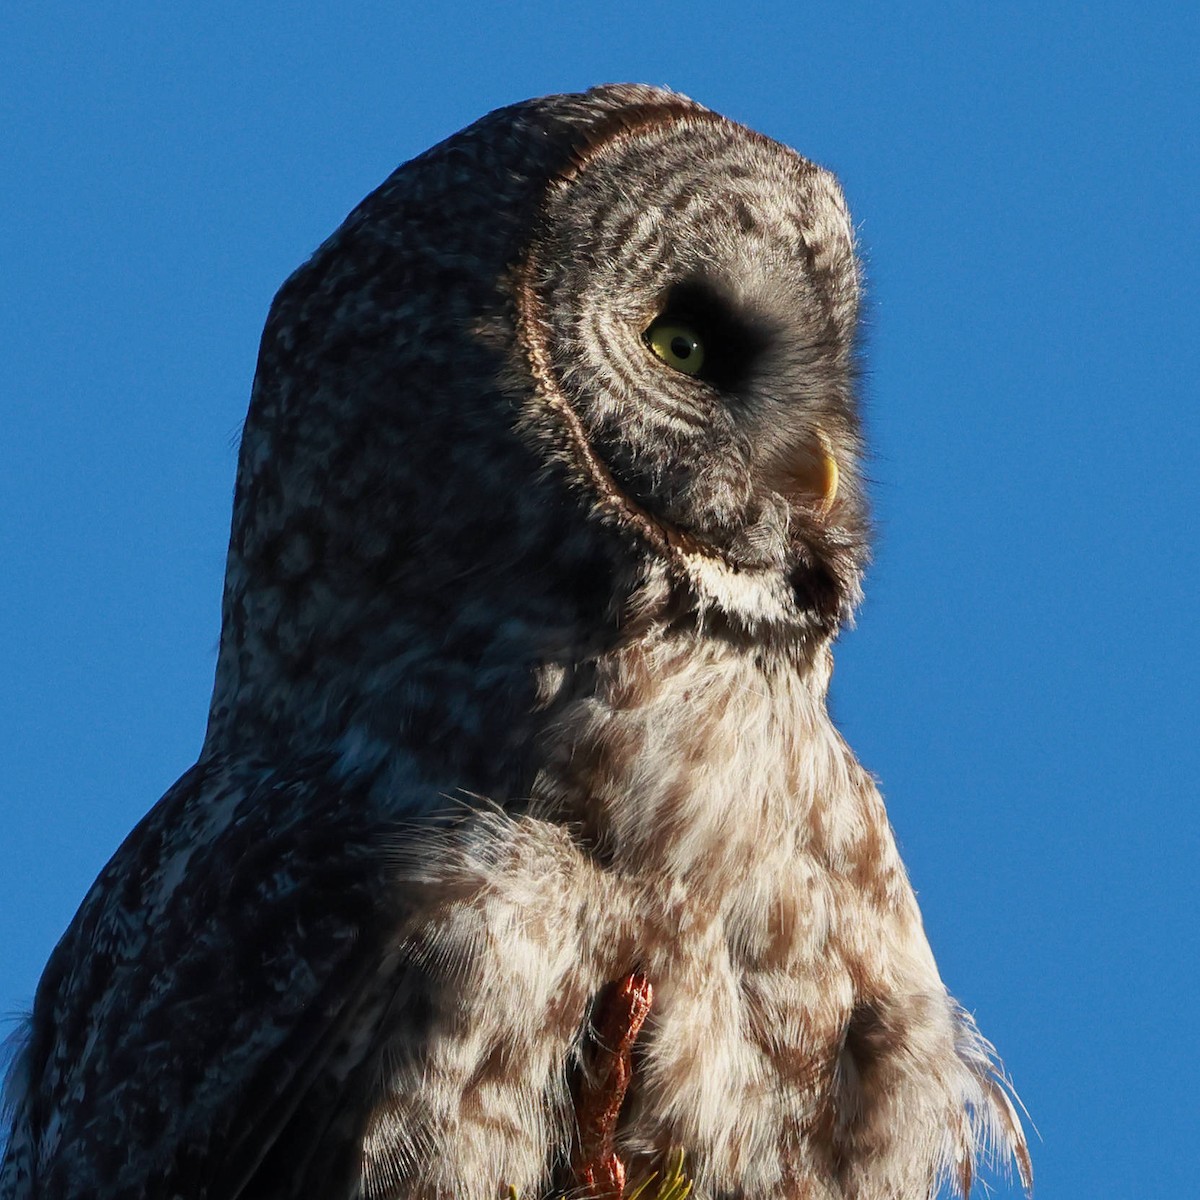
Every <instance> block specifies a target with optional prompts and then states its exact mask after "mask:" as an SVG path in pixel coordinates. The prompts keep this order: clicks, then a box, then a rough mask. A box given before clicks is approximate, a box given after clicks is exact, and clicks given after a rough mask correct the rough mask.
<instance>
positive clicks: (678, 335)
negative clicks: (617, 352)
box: [642, 316, 704, 375]
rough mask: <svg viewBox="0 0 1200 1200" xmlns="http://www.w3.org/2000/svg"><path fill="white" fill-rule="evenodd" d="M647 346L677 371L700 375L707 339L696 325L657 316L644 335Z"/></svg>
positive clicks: (673, 318)
mask: <svg viewBox="0 0 1200 1200" xmlns="http://www.w3.org/2000/svg"><path fill="white" fill-rule="evenodd" d="M642 336H643V338H644V339H645V342H646V345H647V346H649V347H650V349H651V350H653V351H654V353H655V354H656V355H657V356H658V357H659V358H661V359H662V361H663V362H665V363H666V364H667V366H668V367H672V368H674V369H675V370H676V371H682V372H683V373H684V374H685V375H699V374H700V372H701V371H702V370H703V368H704V339H703V338H702V337H701V336H700V334H699V333H698V332H697V330H696V328H695V326H693V325H690V324H689V323H688V322H687V321H681V320H679V319H677V318H675V317H668V316H663V317H659V318H657V319H656V320H655V321H654V323H653V324H652V325H651V326H650V328H649V329H647V330H646V332H645V333H644V334H643V335H642Z"/></svg>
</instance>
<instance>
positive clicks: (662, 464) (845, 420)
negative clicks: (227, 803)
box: [210, 86, 866, 736]
mask: <svg viewBox="0 0 1200 1200" xmlns="http://www.w3.org/2000/svg"><path fill="white" fill-rule="evenodd" d="M858 295H859V269H858V264H857V260H856V257H855V253H854V245H853V231H852V227H851V223H850V219H849V216H848V214H847V211H846V206H845V203H844V201H843V199H842V195H841V192H840V190H839V188H838V185H837V183H836V181H835V180H834V178H833V177H832V176H831V175H830V174H829V173H828V172H826V171H824V170H822V169H821V168H820V167H817V166H815V165H814V164H812V163H810V162H808V161H807V160H805V159H803V158H801V157H800V156H799V155H797V154H796V153H795V152H793V151H792V150H790V149H788V148H787V147H784V146H782V145H779V144H778V143H776V142H773V141H770V140H769V139H767V138H765V137H762V136H761V135H759V134H756V133H754V132H752V131H750V130H748V129H746V128H744V127H742V126H740V125H737V124H735V123H733V122H731V121H729V120H726V119H725V118H723V117H721V116H719V115H717V114H715V113H713V112H711V111H709V110H707V109H704V108H702V107H701V106H699V105H697V104H695V103H693V102H692V101H690V100H688V99H686V98H685V97H683V96H680V95H677V94H674V93H671V92H667V91H661V90H658V89H653V88H646V87H634V86H611V87H603V88H597V89H594V90H592V91H590V92H587V93H584V94H581V95H569V96H553V97H547V98H543V99H540V100H534V101H530V102H527V103H524V104H518V105H515V106H512V107H510V108H506V109H501V110H499V111H497V112H495V113H492V114H491V115H490V116H488V117H485V118H484V119H483V120H481V121H479V122H477V123H476V124H475V125H472V126H471V127H469V128H468V129H466V130H464V131H462V132H461V133H459V134H457V135H455V136H454V137H452V138H450V139H449V140H447V141H445V142H443V143H441V144H440V145H439V146H436V147H434V148H433V149H432V150H430V151H429V152H427V153H426V154H424V155H422V156H420V157H419V158H417V159H414V160H413V161H411V162H409V163H407V164H406V165H404V166H403V167H401V168H400V169H399V170H398V171H396V172H395V173H394V174H393V175H392V176H391V177H390V178H389V179H388V180H387V181H386V182H385V183H384V184H383V185H382V186H381V187H380V188H379V189H378V190H377V191H376V192H374V193H373V194H372V195H370V196H368V197H367V199H366V200H364V201H363V202H362V204H360V205H359V206H358V208H356V209H355V210H354V212H352V213H351V214H350V216H349V217H348V218H347V220H346V221H345V223H344V224H343V225H342V227H341V228H340V229H339V230H338V231H337V232H336V233H335V234H334V235H333V236H332V237H331V238H330V239H329V240H328V241H327V242H326V243H325V244H324V245H323V246H321V247H320V249H318V251H317V252H316V254H315V255H314V256H313V257H312V259H311V260H310V261H309V262H308V263H306V264H305V265H304V266H303V267H301V268H300V270H299V271H297V272H296V273H295V274H294V275H293V276H292V278H291V279H289V280H288V282H287V283H286V284H285V285H284V287H283V288H282V290H281V291H280V293H279V295H278V296H277V297H276V300H275V303H274V305H273V307H272V311H271V315H270V318H269V320H268V323H267V327H266V331H265V333H264V336H263V342H262V347H261V351H260V357H259V365H258V372H257V376H256V380H255V387H254V393H253V398H252V403H251V409H250V414H249V417H248V419H247V423H246V429H245V436H244V438H243V443H242V451H241V460H240V467H239V477H238V488H237V496H236V500H235V510H234V522H233V536H232V539H231V546H230V557H229V568H228V575H227V581H226V598H225V613H224V619H225V628H224V631H223V636H222V656H221V663H220V665H219V667H218V681H217V693H216V696H215V697H214V708H213V719H214V722H216V723H217V724H221V723H222V718H221V714H222V713H224V714H226V715H228V714H229V713H231V712H232V711H233V709H234V708H235V707H240V708H241V709H242V710H245V709H246V706H247V705H248V704H249V705H251V707H254V706H257V708H258V709H260V710H263V711H265V710H267V709H271V708H273V709H275V710H280V711H282V709H283V708H287V707H289V706H294V704H295V703H296V697H297V695H299V694H301V693H305V694H307V693H308V692H310V691H311V692H312V693H313V695H310V696H308V699H307V700H306V701H305V703H307V704H308V705H309V706H310V707H311V706H312V705H313V704H314V703H316V701H315V700H314V698H313V697H314V696H316V695H320V697H321V700H320V706H321V707H322V709H323V711H325V712H327V713H328V712H341V711H342V710H344V709H347V710H348V709H352V708H353V707H354V705H355V703H358V702H361V697H362V695H363V694H365V692H367V691H369V690H371V689H375V690H376V691H378V689H379V688H380V687H383V686H384V683H383V682H382V681H385V680H390V681H391V682H390V683H388V684H387V686H388V687H392V688H393V690H394V688H395V687H397V686H399V684H397V683H396V682H395V681H396V680H398V679H400V678H401V677H402V676H403V677H404V678H406V679H408V680H410V681H411V680H412V679H413V678H418V677H419V675H420V673H419V671H417V662H416V658H418V657H421V656H425V657H421V661H422V662H424V661H426V659H427V658H429V657H430V656H434V657H436V656H439V655H440V656H441V658H442V659H443V660H445V661H460V660H461V661H466V660H468V659H469V660H471V661H473V662H476V663H478V662H479V661H480V660H481V659H482V660H484V661H489V662H495V663H497V664H508V663H516V662H528V661H530V660H532V659H536V658H538V657H539V656H540V657H542V658H546V657H551V658H553V657H554V656H555V655H556V654H557V655H560V656H566V657H571V656H573V657H575V658H578V657H579V656H580V655H583V654H586V653H587V652H588V650H589V648H595V647H600V646H603V645H604V644H607V643H611V642H612V641H613V640H615V639H619V638H620V637H621V636H623V630H624V629H625V628H626V627H627V626H628V625H629V623H630V622H633V621H636V620H643V619H646V618H647V616H651V617H653V616H655V615H658V616H661V617H663V618H664V619H669V620H671V621H675V622H680V621H682V622H688V621H693V622H700V623H706V625H707V627H708V628H710V629H720V630H724V631H725V632H726V633H727V634H728V635H729V636H735V637H756V638H769V639H773V640H774V641H776V642H782V643H787V642H792V643H795V644H797V645H802V644H803V645H813V644H819V643H821V642H822V641H823V640H827V639H828V638H829V637H830V636H831V635H832V634H833V633H835V632H836V629H837V627H838V625H839V623H840V622H841V621H842V620H844V619H845V618H846V616H847V615H848V614H849V612H850V611H851V609H852V607H853V605H854V604H855V602H856V601H857V599H858V596H859V583H860V576H861V572H862V569H863V566H864V562H865V555H866V514H865V504H864V497H863V489H862V484H861V476H860V470H859V462H860V440H859V431H858V421H857V416H856V411H855V403H854V361H855V359H854V335H855V324H856V314H857V307H858ZM404 669H407V670H408V674H407V675H404ZM497 669H500V667H498V668H497ZM414 671H416V674H415V675H414ZM335 677H336V683H335ZM406 686H408V685H406ZM335 693H336V695H335ZM355 695H357V696H358V697H359V701H355V700H354V696H355ZM338 697H341V698H340V699H339V698H338ZM397 703H399V701H397ZM242 717H243V727H244V725H245V718H246V713H245V711H243V713H242ZM224 724H225V725H226V726H228V724H229V722H228V721H225V722H224ZM212 728H213V727H212V726H210V736H211V734H212Z"/></svg>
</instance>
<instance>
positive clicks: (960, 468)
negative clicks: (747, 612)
mask: <svg viewBox="0 0 1200 1200" xmlns="http://www.w3.org/2000/svg"><path fill="white" fill-rule="evenodd" d="M106 10H107V11H106ZM1198 14H1200V9H1198V8H1197V6H1196V5H1195V4H1182V3H1181V4H1178V5H1171V4H1149V5H1140V6H1137V9H1136V12H1135V11H1134V6H1131V5H1126V4H1108V5H1106V4H1090V5H1087V6H1084V5H1066V4H1054V3H1050V4H1046V3H1042V4H1028V5H1003V6H1002V5H986V6H985V5H979V4H965V3H964V4H961V5H938V6H930V5H922V4H910V5H905V6H883V5H856V4H821V5H803V4H787V5H785V4H760V5H754V4H740V5H728V4H724V5H718V4H710V3H707V2H705V0H695V2H693V3H690V4H683V3H675V4H663V3H652V2H649V0H643V2H642V3H637V4H633V3H626V2H624V0H620V2H615V3H614V2H606V3H603V4H599V5H596V6H593V7H592V8H591V10H590V11H585V10H584V9H583V8H582V6H574V5H560V4H540V5H535V4H511V5H504V6H501V5H488V6H486V7H485V6H480V7H478V8H475V7H471V6H459V7H452V8H450V9H447V10H444V11H442V12H440V13H438V14H435V13H434V12H433V8H432V6H419V7H418V6H408V5H403V4H397V3H386V4H383V3H380V4H367V3H353V2H349V3H342V4H337V5H334V4H330V5H328V6H317V5H304V4H282V3H274V2H267V3H261V2H260V3H255V4H253V5H245V4H238V5H233V4H216V3H214V4H207V5H203V6H200V5H189V6H184V5H172V6H167V5H159V4H151V3H147V2H140V0H137V2H135V0H130V2H128V3H124V4H122V5H119V6H115V5H110V6H101V5H92V4H75V5H63V4H55V3H53V2H43V3H42V4H40V5H38V6H36V10H35V6H33V5H30V4H8V5H5V6H4V8H3V11H2V12H0V161H2V162H3V169H2V170H0V361H2V363H3V376H4V383H3V385H0V411H2V413H3V426H2V428H3V435H2V436H0V514H2V515H0V550H2V553H3V563H4V566H3V569H2V570H0V730H2V731H3V732H2V733H0V780H2V781H3V783H2V785H0V786H2V791H0V806H2V813H3V821H2V824H0V1011H4V1012H15V1011H18V1010H20V1009H23V1008H25V1007H27V1006H28V1004H29V1002H30V1000H31V998H32V993H33V989H34V987H35V984H36V980H37V976H38V974H39V972H40V969H41V966H42V964H43V963H44V961H45V958H46V956H47V955H48V954H49V952H50V950H51V948H52V947H53V945H54V942H55V941H56V939H57V938H58V936H59V935H60V933H61V932H62V930H63V929H64V927H65V926H66V924H67V922H68V921H69V920H70V917H71V915H72V913H73V912H74V910H75V907H76V906H77V904H78V903H79V901H80V900H81V898H82V896H83V894H84V892H85V891H86V889H87V887H88V886H89V884H90V883H91V881H92V879H93V877H94V876H95V874H96V873H97V871H98V870H99V869H100V867H101V866H103V864H104V862H105V861H106V859H107V858H108V856H109V855H110V854H111V853H112V851H113V850H114V849H115V848H116V846H117V845H118V844H119V842H120V840H121V839H122V838H123V836H124V835H125V833H126V832H127V831H128V830H129V828H130V827H131V826H132V825H133V824H134V822H135V821H136V820H137V819H138V818H139V817H140V816H141V814H142V813H143V812H144V811H145V810H146V809H148V808H149V807H150V805H151V804H152V803H153V802H154V801H155V799H157V797H158V796H159V795H160V794H161V793H162V792H163V791H164V790H165V789H166V788H167V787H168V786H169V785H170V784H171V783H172V782H173V781H174V779H175V778H176V777H177V776H178V775H179V774H180V773H181V772H182V771H183V770H184V769H185V768H186V767H187V766H188V765H190V763H191V762H192V760H193V758H194V756H195V753H196V751H197V749H198V747H199V745H200V741H201V736H202V733H203V729H204V717H205V711H206V708H207V701H208V695H209V691H210V688H211V682H212V671H213V666H214V661H215V647H216V642H217V636H218V621H219V601H220V587H221V575H222V568H223V560H224V553H225V543H226V539H227V536H228V521H229V505H230V498H231V491H232V484H233V474H234V466H235V443H236V436H237V431H238V428H239V426H240V423H241V420H242V417H243V414H244V411H245V406H246V402H247V396H248V391H249V385H250V380H251V376H252V373H253V367H254V356H255V352H256V348H257V341H258V337H259V333H260V331H261V328H262V322H263V319H264V317H265V315H266V310H267V306H268V304H269V302H270V299H271V297H272V295H273V293H274V291H275V289H276V288H277V287H278V286H279V284H280V283H281V282H282V281H283V279H284V278H285V276H286V275H287V274H288V273H289V272H290V271H291V270H292V269H293V268H294V267H295V266H296V265H298V264H299V263H300V262H301V261H302V260H303V259H304V258H305V256H306V255H307V254H309V253H310V252H311V250H312V249H313V248H314V247H315V246H316V245H317V244H318V242H320V241H321V240H322V239H323V238H324V237H325V236H326V235H327V234H328V233H329V232H331V231H332V230H333V228H334V227H335V226H336V225H337V224H338V222H339V221H340V220H341V219H342V217H343V216H344V215H345V214H346V213H347V212H348V211H349V209H350V208H351V207H352V206H353V205H354V204H355V203H356V202H357V200H358V199H359V198H360V197H361V196H363V195H364V194H365V193H366V192H367V191H369V190H370V189H371V188H372V187H374V186H375V185H376V184H377V183H378V182H379V181H380V180H381V179H382V178H383V177H384V176H385V175H386V174H388V173H389V172H390V171H391V170H392V168H393V167H394V166H395V165H397V164H398V163H399V162H401V161H403V160H404V159H406V158H408V157H411V156H412V155H413V154H415V153H417V152H419V151H420V150H422V149H424V148H425V147H426V146H428V145H430V144H431V143H433V142H434V141H436V140H438V139H440V138H442V137H444V136H446V135H448V134H449V133H451V132H453V131H454V130H455V129H457V128H459V127H460V126H462V125H464V124H466V123H468V122H469V121H470V120H472V119H474V118H475V117H476V116H479V115H480V114H482V113H483V112H485V111H487V110H489V109H491V108H494V107H496V106H497V105H500V104H503V103H507V102H509V101H513V100H517V99H521V98H524V97H526V96H530V95H536V94H538V93H543V92H550V91H563V90H576V89H579V88H582V87H585V86H587V85H589V84H592V83H598V82H603V81H610V80H617V79H627V80H640V81H646V82H654V83H666V84H669V85H671V86H674V87H676V88H678V89H680V90H682V91H685V92H687V93H689V94H691V95H693V96H694V97H695V98H697V99H698V100H700V101H702V102H704V103H706V104H708V105H710V106H712V107H714V108H717V109H719V110H721V111H723V112H725V113H727V114H728V115H730V116H733V117H735V118H737V119H739V120H742V121H744V122H746V123H748V124H750V125H753V126H754V127H756V128H758V129H761V130H762V131H764V132H766V133H768V134H770V135H772V136H774V137H776V138H779V139H780V140H783V141H786V142H788V143H790V144H792V145H794V146H795V147H797V148H798V149H799V150H801V151H802V152H803V153H805V154H806V155H808V156H809V157H812V158H815V159H816V160H818V161H820V162H822V163H823V164H825V165H827V166H829V167H831V168H833V169H834V170H835V171H836V172H837V173H838V174H839V175H840V177H841V178H842V180H843V182H844V185H845V187H846V191H847V194H848V196H849V199H850V203H851V207H852V209H853V211H854V213H855V217H856V221H857V224H858V228H859V233H860V238H861V243H862V248H863V251H864V254H865V256H866V259H867V263H868V269H869V277H870V304H869V309H868V316H867V328H866V348H867V365H868V371H867V375H866V378H865V381H864V388H865V403H866V411H867V415H868V421H869V431H870V436H871V441H872V445H873V448H874V452H875V453H874V459H873V462H872V474H873V477H874V479H875V488H874V495H875V505H876V511H877V517H878V549H877V555H876V565H875V567H874V569H873V571H872V574H871V576H870V578H869V580H868V599H867V602H866V604H865V606H864V608H863V610H862V613H861V616H860V621H859V626H858V628H857V629H856V630H855V631H853V632H851V633H848V634H847V635H846V636H845V637H844V638H843V641H842V644H841V646H840V648H839V656H838V671H837V675H836V679H835V684H834V696H833V702H834V708H835V711H836V713H837V716H838V718H839V721H840V723H841V724H842V726H843V728H844V730H845V732H846V734H847V736H848V738H849V740H850V742H851V744H852V745H853V746H854V747H855V748H856V750H857V751H858V753H859V755H860V757H861V758H862V759H863V761H864V762H865V763H866V764H867V766H868V767H869V768H870V769H871V770H872V771H874V772H875V773H876V774H877V775H878V776H879V778H880V780H881V782H882V786H883V789H884V793H885V795H886V796H887V798H888V802H889V807H890V811H891V814H892V819H893V822H894V824H895V826H896V829H897V832H898V836H899V838H900V841H901V845H902V848H903V851H904V854H905V857H906V860H907V862H908V864H909V867H910V871H911V874H912V877H913V880H914V883H915V884H916V887H917V889H918V892H919V895H920V898H921V902H922V905H923V908H924V911H925V914H926V920H927V924H928V928H929V933H930V938H931V940H932V942H933V945H934V949H935V951H936V952H937V954H938V957H939V960H940V963H941V966H942V970H943V974H944V976H945V978H946V980H947V982H948V984H949V985H950V987H951V988H952V990H953V991H955V992H956V994H958V995H959V997H960V998H961V999H962V1001H963V1002H964V1004H965V1005H966V1006H967V1007H968V1008H969V1009H971V1010H972V1011H973V1012H975V1013H976V1015H977V1017H978V1019H979V1022H980V1024H981V1026H982V1027H983V1029H984V1031H985V1032H986V1033H987V1034H988V1035H989V1036H990V1037H991V1038H992V1039H993V1040H994V1041H995V1042H996V1043H997V1045H998V1046H999V1047H1000V1049H1001V1052H1002V1053H1003V1056H1004V1059H1005V1061H1006V1064H1007V1066H1008V1068H1009V1069H1010V1071H1011V1073H1012V1075H1013V1076H1014V1078H1015V1080H1016V1083H1017V1086H1018V1089H1019V1091H1020V1093H1021V1096H1022V1098H1023V1100H1024V1101H1025V1104H1026V1105H1027V1106H1028V1108H1029V1110H1030V1112H1031V1113H1032V1116H1033V1119H1034V1121H1035V1122H1036V1124H1037V1127H1038V1129H1039V1131H1040V1135H1041V1141H1036V1140H1035V1145H1034V1160H1035V1165H1036V1168H1037V1172H1038V1192H1039V1194H1040V1195H1041V1196H1045V1197H1075V1196H1079V1197H1085V1196H1086V1197H1094V1196H1114V1197H1120V1196H1166V1195H1172V1194H1174V1195H1180V1194H1187V1193H1188V1192H1189V1191H1190V1189H1191V1187H1193V1186H1194V1180H1193V1176H1194V1170H1193V1169H1192V1168H1191V1164H1190V1160H1191V1159H1192V1157H1193V1155H1194V1152H1195V1151H1194V1147H1195V1146H1196V1145H1200V1105H1198V1103H1197V1100H1196V1096H1195V1088H1194V1082H1193V1081H1194V1078H1195V1075H1196V1072H1197V1070H1198V1069H1200V1054H1198V1050H1197V1043H1196V1036H1197V1035H1196V1026H1197V1019H1196V1018H1197V1013H1196V1004H1197V1002H1196V996H1197V994H1200V966H1198V961H1200V955H1198V953H1197V951H1198V949H1200V947H1198V941H1200V939H1198V938H1197V935H1196V912H1197V907H1198V905H1200V889H1198V887H1197V872H1196V863H1197V858H1198V854H1200V820H1198V819H1197V815H1196V790H1197V787H1196V781H1197V778H1198V777H1200V752H1198V749H1200V746H1198V738H1197V732H1196V725H1197V720H1196V718H1197V675H1198V670H1197V667H1198V664H1200V654H1198V650H1200V644H1198V642H1200V639H1198V638H1197V633H1196V616H1197V605H1196V593H1197V585H1198V583H1200V578H1198V576H1200V571H1198V569H1197V565H1196V543H1197V535H1196V521H1197V513H1198V511H1200V504H1198V500H1200V497H1198V495H1197V491H1198V487H1197V475H1198V472H1197V459H1198V457H1200V455H1198V452H1200V421H1198V419H1197V413H1196V407H1197V400H1198V395H1197V385H1196V381H1197V378H1198V376H1200V361H1198V358H1200V354H1198V350H1197V348H1198V345H1200V337H1198V336H1197V317H1198V316H1200V304H1198V303H1197V291H1198V285H1197V266H1196V263H1197V249H1198V246H1197V241H1198V239H1197V215H1196V213H1197V205H1196V200H1195V197H1196V193H1197V190H1198V189H1200V156H1198V153H1197V142H1198V140H1200V139H1198V137H1197V131H1196V114H1197V109H1198V100H1200V96H1198V94H1197V93H1198V91H1200V88H1198V86H1197V84H1198V80H1200V70H1198V67H1197V63H1198V62H1200V15H1198ZM1010 1194H1012V1195H1016V1194H1017V1192H1016V1190H1015V1189H1009V1188H1008V1187H1007V1186H1006V1185H1005V1184H1004V1183H1003V1181H1000V1182H998V1183H997V1185H996V1195H998V1196H1001V1197H1006V1196H1008V1195H1010Z"/></svg>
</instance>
